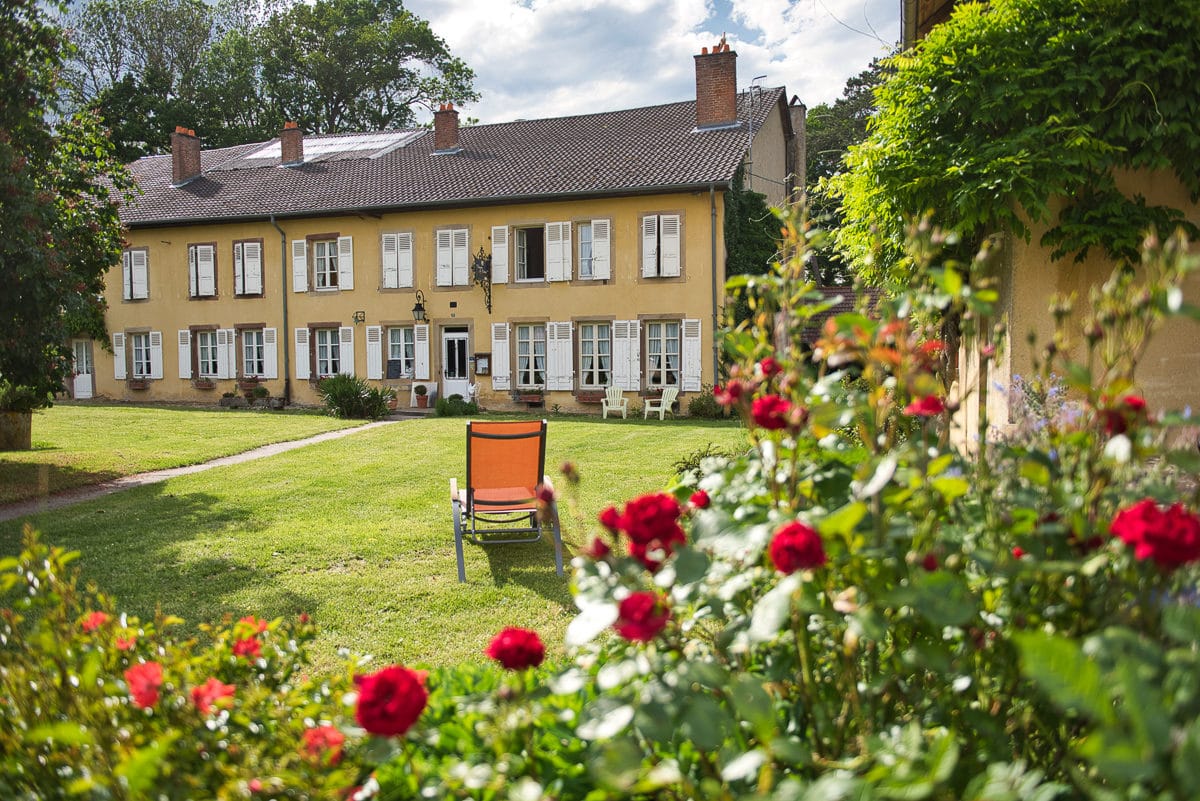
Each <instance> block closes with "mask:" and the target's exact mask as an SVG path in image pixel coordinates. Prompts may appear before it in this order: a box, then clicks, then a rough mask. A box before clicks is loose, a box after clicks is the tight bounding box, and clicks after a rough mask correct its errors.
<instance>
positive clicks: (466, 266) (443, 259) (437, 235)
mask: <svg viewBox="0 0 1200 801" xmlns="http://www.w3.org/2000/svg"><path fill="white" fill-rule="evenodd" d="M434 244H435V251H436V258H437V262H436V270H435V279H436V281H437V285H438V286H470V285H471V267H470V265H471V236H470V231H469V229H467V228H442V229H440V230H438V231H435V232H434Z"/></svg>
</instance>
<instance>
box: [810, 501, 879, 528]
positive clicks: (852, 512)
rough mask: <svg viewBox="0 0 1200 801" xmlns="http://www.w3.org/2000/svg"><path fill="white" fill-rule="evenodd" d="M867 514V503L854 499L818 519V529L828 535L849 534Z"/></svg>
mask: <svg viewBox="0 0 1200 801" xmlns="http://www.w3.org/2000/svg"><path fill="white" fill-rule="evenodd" d="M866 516H867V505H866V504H865V503H863V502H862V501H852V502H850V503H848V504H846V505H845V506H843V507H842V508H840V509H838V510H836V511H834V512H831V513H830V514H828V515H826V516H825V517H824V518H822V519H821V520H819V521H817V530H818V531H819V532H821V534H822V535H823V536H826V537H833V536H837V535H841V536H849V535H850V534H853V533H854V529H855V528H856V527H857V526H858V524H859V523H861V522H862V519H863V518H864V517H866Z"/></svg>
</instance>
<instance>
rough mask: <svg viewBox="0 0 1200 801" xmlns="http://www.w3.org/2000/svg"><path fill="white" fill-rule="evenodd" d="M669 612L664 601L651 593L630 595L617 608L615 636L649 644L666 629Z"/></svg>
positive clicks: (669, 616) (643, 592) (669, 617)
mask: <svg viewBox="0 0 1200 801" xmlns="http://www.w3.org/2000/svg"><path fill="white" fill-rule="evenodd" d="M670 619H671V610H670V608H669V607H668V606H667V603H666V601H664V600H663V599H662V598H661V597H659V596H658V595H656V594H655V593H652V592H645V591H642V592H635V593H631V594H630V595H629V596H627V597H626V598H625V600H623V601H621V605H620V606H618V607H617V622H616V623H614V624H613V628H614V629H616V631H617V634H620V635H621V636H622V637H624V638H625V639H627V640H630V641H631V642H649V641H650V640H653V639H654V638H655V637H656V636H658V633H659V632H660V631H662V630H663V629H664V628H666V625H667V621H668V620H670Z"/></svg>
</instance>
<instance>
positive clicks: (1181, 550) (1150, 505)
mask: <svg viewBox="0 0 1200 801" xmlns="http://www.w3.org/2000/svg"><path fill="white" fill-rule="evenodd" d="M1109 530H1110V531H1111V532H1112V534H1113V536H1115V537H1118V538H1119V539H1120V540H1121V541H1122V542H1124V543H1125V544H1126V545H1131V546H1133V555H1134V557H1135V558H1137V559H1139V560H1146V559H1153V560H1154V561H1155V562H1156V563H1157V564H1158V565H1159V567H1162V568H1165V569H1173V568H1176V567H1179V566H1180V565H1184V564H1187V563H1188V562H1195V561H1197V560H1200V519H1197V517H1196V516H1195V515H1194V514H1192V513H1191V512H1189V511H1187V510H1186V509H1184V508H1183V506H1182V505H1180V504H1174V505H1173V506H1171V507H1170V508H1168V509H1167V510H1166V511H1163V510H1162V509H1160V508H1159V506H1158V504H1157V503H1155V502H1154V501H1153V500H1151V499H1150V498H1146V499H1144V500H1141V501H1138V502H1137V503H1136V504H1134V505H1133V506H1131V507H1128V508H1126V509H1122V510H1121V511H1120V512H1118V513H1117V516H1116V517H1114V518H1113V521H1112V525H1111V526H1109Z"/></svg>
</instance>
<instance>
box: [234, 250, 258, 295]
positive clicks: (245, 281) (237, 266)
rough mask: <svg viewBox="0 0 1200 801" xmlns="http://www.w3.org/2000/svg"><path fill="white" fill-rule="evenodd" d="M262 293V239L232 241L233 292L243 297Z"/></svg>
mask: <svg viewBox="0 0 1200 801" xmlns="http://www.w3.org/2000/svg"><path fill="white" fill-rule="evenodd" d="M262 293H263V273H262V240H258V239H251V240H246V241H241V242H234V243H233V294H235V295H237V296H239V297H245V296H250V295H261V294H262Z"/></svg>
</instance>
